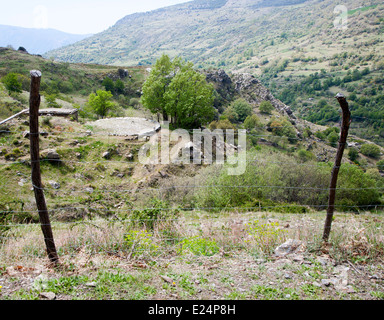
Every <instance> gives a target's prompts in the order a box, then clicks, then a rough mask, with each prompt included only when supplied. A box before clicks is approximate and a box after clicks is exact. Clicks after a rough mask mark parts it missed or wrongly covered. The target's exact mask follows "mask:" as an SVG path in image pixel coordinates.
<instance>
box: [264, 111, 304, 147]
mask: <svg viewBox="0 0 384 320" xmlns="http://www.w3.org/2000/svg"><path fill="white" fill-rule="evenodd" d="M267 127H268V129H269V130H270V131H272V133H273V134H274V135H276V136H280V137H283V136H285V137H287V138H288V140H289V142H291V143H293V142H296V141H297V140H296V138H297V136H296V130H295V128H294V126H293V125H292V123H291V122H289V121H288V120H287V119H277V118H275V117H272V118H271V120H270V121H269V123H268V124H267Z"/></svg>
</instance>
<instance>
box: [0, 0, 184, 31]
mask: <svg viewBox="0 0 384 320" xmlns="http://www.w3.org/2000/svg"><path fill="white" fill-rule="evenodd" d="M188 1H190V0H65V1H62V0H60V1H59V0H37V1H36V0H11V1H3V0H2V1H1V2H2V3H1V10H0V24H3V25H11V26H18V27H25V28H52V29H57V30H61V31H64V32H69V33H75V34H90V33H98V32H101V31H104V30H105V29H107V28H109V27H110V26H112V25H114V24H115V23H116V22H117V21H118V20H119V19H121V18H123V17H125V16H126V15H128V14H131V13H135V12H145V11H150V10H154V9H158V8H162V7H166V6H170V5H173V4H178V3H182V2H188Z"/></svg>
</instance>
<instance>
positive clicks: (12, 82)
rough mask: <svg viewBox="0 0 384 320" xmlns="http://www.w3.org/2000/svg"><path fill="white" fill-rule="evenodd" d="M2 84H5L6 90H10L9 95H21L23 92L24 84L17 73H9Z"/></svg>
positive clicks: (2, 80)
mask: <svg viewBox="0 0 384 320" xmlns="http://www.w3.org/2000/svg"><path fill="white" fill-rule="evenodd" d="M1 82H2V83H3V84H4V86H5V88H6V89H7V90H8V93H9V94H11V93H12V92H16V93H21V92H22V83H21V81H19V79H18V75H17V74H16V73H13V72H12V73H8V74H7V75H6V76H5V77H3V78H2V79H1Z"/></svg>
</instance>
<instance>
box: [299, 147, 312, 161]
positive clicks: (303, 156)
mask: <svg viewBox="0 0 384 320" xmlns="http://www.w3.org/2000/svg"><path fill="white" fill-rule="evenodd" d="M297 155H298V157H299V159H300V161H301V162H307V161H310V160H313V159H315V155H314V154H313V153H312V152H310V151H307V150H304V149H300V150H299V151H298V152H297Z"/></svg>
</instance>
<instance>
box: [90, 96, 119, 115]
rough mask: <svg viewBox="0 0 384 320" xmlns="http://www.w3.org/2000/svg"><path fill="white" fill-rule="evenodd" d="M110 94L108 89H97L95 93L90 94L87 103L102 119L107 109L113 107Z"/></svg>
mask: <svg viewBox="0 0 384 320" xmlns="http://www.w3.org/2000/svg"><path fill="white" fill-rule="evenodd" d="M112 96H113V95H112V93H110V92H109V91H103V90H97V92H96V94H94V93H91V94H90V96H89V99H88V105H89V107H90V108H91V109H92V110H93V112H94V113H95V114H97V115H98V116H100V117H101V118H102V119H103V118H104V117H105V116H106V115H107V113H108V111H109V110H111V109H112V108H113V107H114V104H113V102H112V101H111V98H112Z"/></svg>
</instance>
